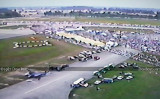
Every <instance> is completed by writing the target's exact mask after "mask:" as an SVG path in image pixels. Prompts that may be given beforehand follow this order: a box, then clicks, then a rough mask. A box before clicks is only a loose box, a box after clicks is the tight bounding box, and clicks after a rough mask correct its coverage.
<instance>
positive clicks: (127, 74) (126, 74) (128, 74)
mask: <svg viewBox="0 0 160 99" xmlns="http://www.w3.org/2000/svg"><path fill="white" fill-rule="evenodd" d="M124 75H125V76H131V75H133V74H132V73H130V72H128V73H124Z"/></svg>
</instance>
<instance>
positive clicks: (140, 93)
mask: <svg viewBox="0 0 160 99" xmlns="http://www.w3.org/2000/svg"><path fill="white" fill-rule="evenodd" d="M129 62H135V61H133V60H129ZM137 63H138V65H139V66H143V67H144V66H146V67H151V66H150V65H147V64H144V63H141V62H137ZM119 72H120V71H110V72H108V73H106V74H105V75H104V77H113V75H119ZM125 72H127V71H125ZM130 72H132V73H133V74H134V76H135V78H134V79H133V80H131V81H129V82H128V81H127V80H125V79H124V80H122V81H119V82H115V83H112V84H100V85H98V87H99V88H100V90H99V91H97V90H96V86H95V85H93V86H91V87H88V88H79V89H74V90H72V91H71V93H70V96H69V97H70V99H158V97H160V94H159V93H160V89H159V88H160V83H159V82H160V79H159V78H160V77H159V74H158V75H156V74H155V71H130ZM158 73H160V72H159V71H158ZM95 80H97V78H96V77H93V78H92V79H90V80H89V81H88V82H89V83H92V84H93V82H94V81H95ZM73 94H75V96H73Z"/></svg>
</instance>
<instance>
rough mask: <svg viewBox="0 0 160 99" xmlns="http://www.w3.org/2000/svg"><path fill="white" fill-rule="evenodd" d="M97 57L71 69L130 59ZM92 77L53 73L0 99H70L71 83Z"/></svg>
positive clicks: (81, 73) (107, 55) (9, 90)
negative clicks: (81, 78)
mask: <svg viewBox="0 0 160 99" xmlns="http://www.w3.org/2000/svg"><path fill="white" fill-rule="evenodd" d="M119 48H120V49H124V48H122V47H119ZM127 51H131V52H135V53H138V51H136V50H133V49H127ZM97 55H98V56H100V57H101V59H100V60H98V61H94V60H89V61H87V62H75V63H73V64H70V67H104V66H105V65H108V64H110V63H113V64H118V63H121V62H123V61H125V60H127V59H128V57H123V56H120V55H116V54H113V53H109V52H102V53H99V54H97ZM92 76H93V71H83V70H81V71H69V70H65V71H61V72H56V71H53V72H50V73H48V74H47V76H45V77H42V78H41V80H37V79H33V81H32V82H27V81H23V82H20V83H18V84H15V85H12V86H10V87H7V88H4V89H2V90H0V99H68V95H69V93H70V91H71V90H72V88H71V87H70V84H71V83H73V82H74V81H75V80H77V79H79V78H80V77H83V78H85V79H90V78H91V77H92Z"/></svg>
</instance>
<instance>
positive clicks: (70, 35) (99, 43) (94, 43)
mask: <svg viewBox="0 0 160 99" xmlns="http://www.w3.org/2000/svg"><path fill="white" fill-rule="evenodd" d="M56 34H57V35H59V36H64V37H66V38H74V39H75V40H77V41H81V42H85V43H87V44H91V45H96V46H101V47H103V46H105V43H103V42H100V41H95V40H92V39H89V38H85V37H82V36H79V35H76V34H69V33H63V32H61V33H56Z"/></svg>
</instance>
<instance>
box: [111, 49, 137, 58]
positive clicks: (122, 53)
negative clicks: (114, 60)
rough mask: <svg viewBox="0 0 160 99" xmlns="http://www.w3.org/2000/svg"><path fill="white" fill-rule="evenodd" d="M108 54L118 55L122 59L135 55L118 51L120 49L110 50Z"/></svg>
mask: <svg viewBox="0 0 160 99" xmlns="http://www.w3.org/2000/svg"><path fill="white" fill-rule="evenodd" d="M109 52H111V53H114V54H118V55H121V56H124V57H133V56H134V55H136V54H135V53H132V52H129V51H126V50H120V49H111V50H110V51H109Z"/></svg>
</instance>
